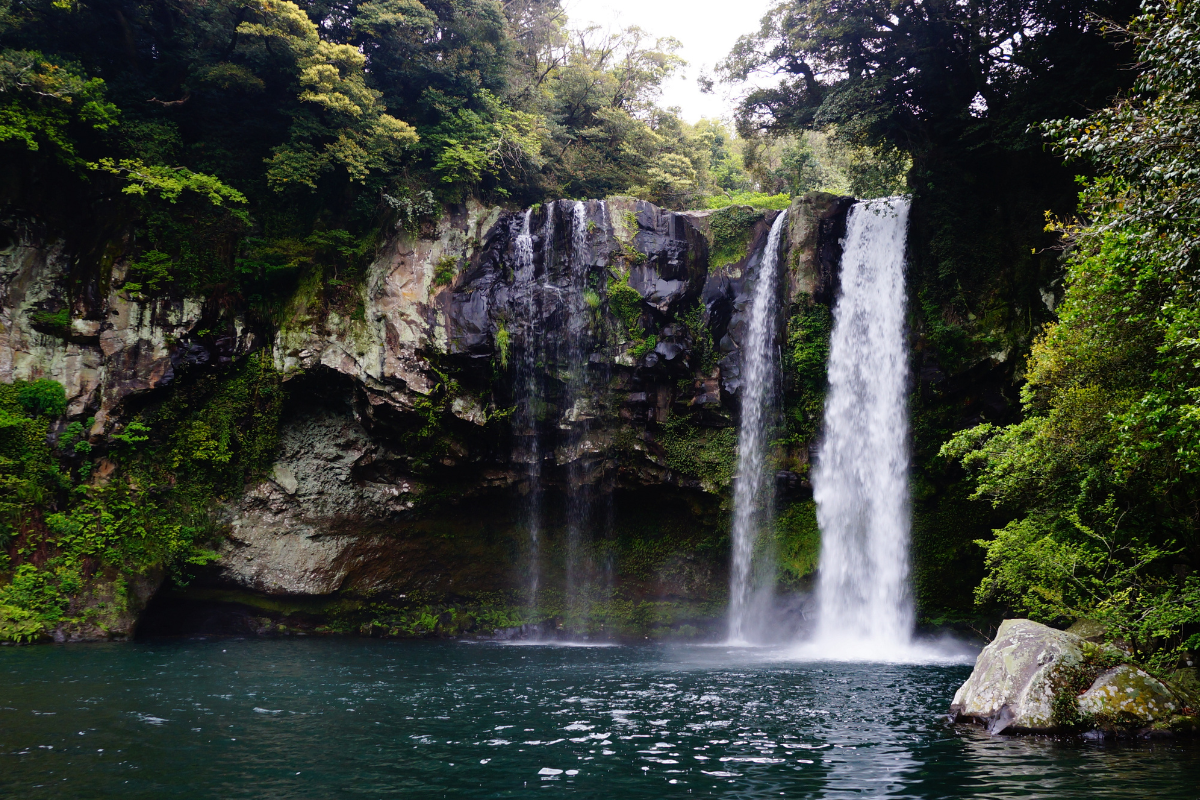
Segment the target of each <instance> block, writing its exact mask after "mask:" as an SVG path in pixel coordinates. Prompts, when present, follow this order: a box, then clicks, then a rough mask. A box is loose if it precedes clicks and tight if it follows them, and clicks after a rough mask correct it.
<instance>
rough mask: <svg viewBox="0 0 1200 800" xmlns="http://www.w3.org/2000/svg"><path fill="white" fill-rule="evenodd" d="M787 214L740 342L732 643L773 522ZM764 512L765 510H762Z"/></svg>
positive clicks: (743, 627) (775, 231)
mask: <svg viewBox="0 0 1200 800" xmlns="http://www.w3.org/2000/svg"><path fill="white" fill-rule="evenodd" d="M786 219H787V212H786V211H784V212H783V213H781V214H780V215H779V216H777V217H776V218H775V222H774V223H772V225H771V234H770V236H768V237H767V246H766V250H765V251H764V252H763V256H762V262H761V264H760V266H759V270H758V279H757V282H756V283H755V284H754V294H753V295H752V296H751V299H750V319H749V324H748V326H747V331H746V339H745V341H743V342H742V373H741V378H742V408H741V426H740V428H739V429H738V468H737V478H736V479H735V480H734V489H733V558H732V565H731V570H730V578H729V641H731V642H745V641H746V638H747V635H748V634H749V633H750V623H751V620H750V616H751V613H750V612H751V599H752V596H753V594H754V590H755V582H754V548H755V544H756V543H757V541H758V534H759V529H760V528H761V527H762V524H763V522H764V521H766V520H769V518H770V516H771V514H770V509H769V505H770V497H771V491H770V489H771V487H770V484H769V482H768V481H767V480H766V478H767V476H766V475H765V474H764V466H765V464H766V455H767V453H766V450H767V435H768V432H769V428H770V421H771V420H770V417H771V414H770V410H771V408H772V407H773V406H774V403H773V402H772V401H773V400H774V398H773V393H774V389H775V384H776V375H777V372H778V366H777V363H776V357H775V356H776V352H775V323H776V313H777V312H778V303H777V298H776V292H777V290H776V285H777V273H778V271H779V243H780V239H781V238H782V236H783V230H784V227H785V224H786ZM764 506H767V507H766V508H764Z"/></svg>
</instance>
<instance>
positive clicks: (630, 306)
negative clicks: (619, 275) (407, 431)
mask: <svg viewBox="0 0 1200 800" xmlns="http://www.w3.org/2000/svg"><path fill="white" fill-rule="evenodd" d="M608 308H609V310H611V311H612V313H613V314H614V315H615V316H616V317H617V319H619V320H621V324H622V325H624V326H625V330H626V331H627V332H628V333H629V335H630V336H631V337H633V338H635V339H641V338H644V337H645V329H644V328H643V327H642V296H641V294H639V293H638V290H637V289H634V288H633V287H632V286H630V285H629V281H628V280H617V279H616V278H613V279H612V280H610V281H609V282H608Z"/></svg>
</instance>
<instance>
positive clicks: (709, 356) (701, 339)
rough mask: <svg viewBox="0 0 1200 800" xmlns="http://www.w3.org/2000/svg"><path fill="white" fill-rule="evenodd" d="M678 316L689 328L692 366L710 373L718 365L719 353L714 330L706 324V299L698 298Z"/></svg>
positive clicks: (706, 373)
mask: <svg viewBox="0 0 1200 800" xmlns="http://www.w3.org/2000/svg"><path fill="white" fill-rule="evenodd" d="M677 318H678V320H679V322H680V323H682V324H683V326H684V327H685V328H686V329H687V333H688V340H689V341H690V343H691V347H690V354H691V358H692V368H693V369H698V370H700V372H702V373H703V374H705V375H708V374H710V373H711V372H712V371H713V369H714V368H715V367H716V366H717V358H718V353H717V345H716V342H714V341H713V335H712V331H711V330H710V329H709V327H708V326H707V325H705V324H704V301H703V300H700V299H697V300H696V304H695V305H694V306H692V307H691V308H690V309H689V310H687V311H683V312H680V313H679V314H678V315H677Z"/></svg>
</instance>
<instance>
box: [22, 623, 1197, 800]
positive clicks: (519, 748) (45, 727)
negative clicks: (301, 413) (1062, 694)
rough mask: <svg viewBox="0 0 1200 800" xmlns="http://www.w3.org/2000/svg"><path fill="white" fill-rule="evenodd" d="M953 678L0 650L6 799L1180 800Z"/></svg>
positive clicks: (615, 664) (770, 664)
mask: <svg viewBox="0 0 1200 800" xmlns="http://www.w3.org/2000/svg"><path fill="white" fill-rule="evenodd" d="M968 672H969V667H966V666H962V665H945V664H941V665H938V664H924V665H897V664H888V665H881V664H861V663H850V664H845V663H836V664H835V663H800V662H794V661H788V660H786V658H783V657H781V656H780V653H778V652H770V651H761V650H747V649H735V648H729V647H652V646H645V647H607V648H586V647H575V648H572V647H551V646H526V647H512V646H503V645H497V644H464V643H446V642H381V641H371V640H312V639H309V640H276V641H264V640H210V641H182V642H170V643H138V644H130V645H94V646H71V647H58V646H44V647H30V648H5V649H3V650H0V676H2V680H3V683H4V686H5V691H4V694H3V698H2V699H0V796H3V797H22V798H38V797H56V798H73V797H79V798H84V797H86V798H95V797H117V796H119V797H122V798H143V797H144V798H150V797H155V798H157V797H189V798H210V797H211V798H325V797H413V798H424V797H430V798H435V797H468V798H474V797H480V798H483V797H529V796H532V795H533V794H535V793H539V792H549V793H551V794H571V795H574V796H582V797H597V798H606V799H607V798H621V800H633V799H635V798H655V800H657V799H658V798H662V797H676V796H679V797H683V796H720V797H730V798H759V797H761V798H767V797H780V796H785V797H788V798H807V797H813V798H817V797H820V798H841V797H911V798H943V797H946V798H949V797H987V798H997V797H1022V798H1037V797H1047V798H1049V797H1053V798H1056V799H1058V800H1063V799H1068V800H1069V799H1070V798H1089V799H1091V798H1108V797H1113V798H1115V797H1134V796H1142V797H1145V796H1154V797H1156V798H1158V799H1159V800H1170V799H1171V798H1189V799H1190V798H1194V797H1196V787H1197V786H1198V785H1200V758H1197V756H1200V749H1198V748H1197V745H1196V743H1195V742H1192V741H1159V742H1153V743H1138V744H1132V745H1131V744H1121V745H1113V744H1108V745H1103V744H1084V743H1079V742H1055V741H1051V740H1045V739H1006V738H1000V737H989V736H988V735H986V734H984V733H981V732H979V731H975V730H963V729H955V728H953V727H951V726H948V725H947V724H946V723H945V722H944V717H943V714H944V711H945V708H946V705H947V702H948V699H949V698H950V696H951V695H952V694H953V691H954V689H955V688H956V687H957V686H958V685H959V684H960V683H961V682H962V681H963V680H964V679H965V678H966V676H967V674H968Z"/></svg>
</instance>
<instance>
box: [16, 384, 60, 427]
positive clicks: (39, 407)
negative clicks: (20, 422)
mask: <svg viewBox="0 0 1200 800" xmlns="http://www.w3.org/2000/svg"><path fill="white" fill-rule="evenodd" d="M13 387H14V388H15V389H16V393H17V405H19V406H20V407H21V408H22V409H23V410H24V411H25V413H26V414H29V415H31V416H43V417H50V418H55V417H61V416H62V415H63V414H64V413H66V411H67V391H66V389H64V388H63V385H62V384H61V383H59V382H58V381H54V380H50V379H49V378H39V379H38V380H36V381H29V382H26V381H16V382H15V383H13Z"/></svg>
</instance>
